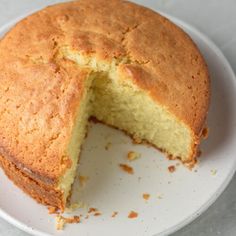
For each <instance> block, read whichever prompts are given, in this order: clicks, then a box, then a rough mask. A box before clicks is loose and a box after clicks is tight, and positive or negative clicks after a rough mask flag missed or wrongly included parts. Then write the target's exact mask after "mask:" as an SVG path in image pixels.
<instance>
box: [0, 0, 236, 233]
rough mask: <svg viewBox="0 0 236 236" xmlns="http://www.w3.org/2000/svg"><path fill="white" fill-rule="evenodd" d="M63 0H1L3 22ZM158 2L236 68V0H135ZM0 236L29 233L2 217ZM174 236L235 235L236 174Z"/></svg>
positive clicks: (164, 9) (0, 14)
mask: <svg viewBox="0 0 236 236" xmlns="http://www.w3.org/2000/svg"><path fill="white" fill-rule="evenodd" d="M59 1H60V0H33V1H32V0H0V26H2V25H4V24H5V23H7V22H9V21H10V20H12V19H14V18H16V17H18V16H20V15H23V14H25V13H28V12H30V11H32V10H34V9H36V8H40V7H43V6H46V5H50V4H53V3H55V2H59ZM108 1H109V0H108ZM135 2H137V3H141V4H143V5H146V6H151V5H152V6H156V9H159V10H160V11H162V12H165V13H168V14H170V15H172V16H175V17H178V18H179V19H182V20H184V21H185V22H187V23H190V24H191V25H193V26H195V27H196V28H198V29H199V30H200V31H202V32H203V33H204V34H205V35H207V36H208V37H209V38H211V39H212V40H213V41H214V42H215V44H216V45H217V46H218V47H219V48H220V49H221V50H222V52H223V53H224V55H225V56H226V58H227V59H228V61H229V62H230V64H231V66H232V68H233V70H234V72H236V46H235V45H236V1H235V0H224V1H223V0H136V1H135ZM0 235H1V236H13V235H14V236H23V235H24V236H26V235H28V234H27V233H24V232H22V231H21V230H19V229H17V228H15V227H14V226H12V225H10V224H9V223H7V222H6V221H4V220H2V219H0ZM173 235H174V236H189V235H193V236H216V235H222V236H235V235H236V176H234V178H233V180H232V181H231V183H230V185H229V186H228V187H227V189H226V190H225V192H224V193H223V194H222V195H221V196H220V197H219V199H218V200H217V201H216V202H215V203H214V204H213V205H212V206H211V207H210V208H209V209H208V210H207V211H206V212H205V213H203V214H202V215H201V216H200V217H199V218H197V219H196V220H195V221H194V222H192V223H191V224H189V225H188V226H186V227H184V228H183V229H181V230H180V231H178V232H176V233H175V234H173Z"/></svg>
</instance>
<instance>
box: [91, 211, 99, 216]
mask: <svg viewBox="0 0 236 236" xmlns="http://www.w3.org/2000/svg"><path fill="white" fill-rule="evenodd" d="M93 215H94V216H100V215H101V213H100V212H95V213H94V214H93Z"/></svg>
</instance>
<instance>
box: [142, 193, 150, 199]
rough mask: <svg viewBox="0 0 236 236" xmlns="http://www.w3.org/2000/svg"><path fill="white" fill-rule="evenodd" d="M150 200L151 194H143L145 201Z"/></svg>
mask: <svg viewBox="0 0 236 236" xmlns="http://www.w3.org/2000/svg"><path fill="white" fill-rule="evenodd" d="M149 198H150V194H148V193H144V194H143V199H144V200H146V201H147V200H148V199H149Z"/></svg>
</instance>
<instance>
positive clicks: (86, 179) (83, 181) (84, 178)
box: [79, 175, 89, 187]
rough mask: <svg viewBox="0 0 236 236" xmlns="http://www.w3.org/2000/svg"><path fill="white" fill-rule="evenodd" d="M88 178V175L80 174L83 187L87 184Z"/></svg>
mask: <svg viewBox="0 0 236 236" xmlns="http://www.w3.org/2000/svg"><path fill="white" fill-rule="evenodd" d="M88 180H89V177H88V176H82V175H80V176H79V182H80V185H81V186H82V187H84V186H85V185H86V183H87V181H88Z"/></svg>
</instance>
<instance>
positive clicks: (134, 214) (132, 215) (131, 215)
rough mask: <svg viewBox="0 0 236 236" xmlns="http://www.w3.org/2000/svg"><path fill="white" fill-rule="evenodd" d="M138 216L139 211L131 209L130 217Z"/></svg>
mask: <svg viewBox="0 0 236 236" xmlns="http://www.w3.org/2000/svg"><path fill="white" fill-rule="evenodd" d="M137 217H138V213H137V212H135V211H131V212H130V213H129V215H128V218H130V219H134V218H137Z"/></svg>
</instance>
